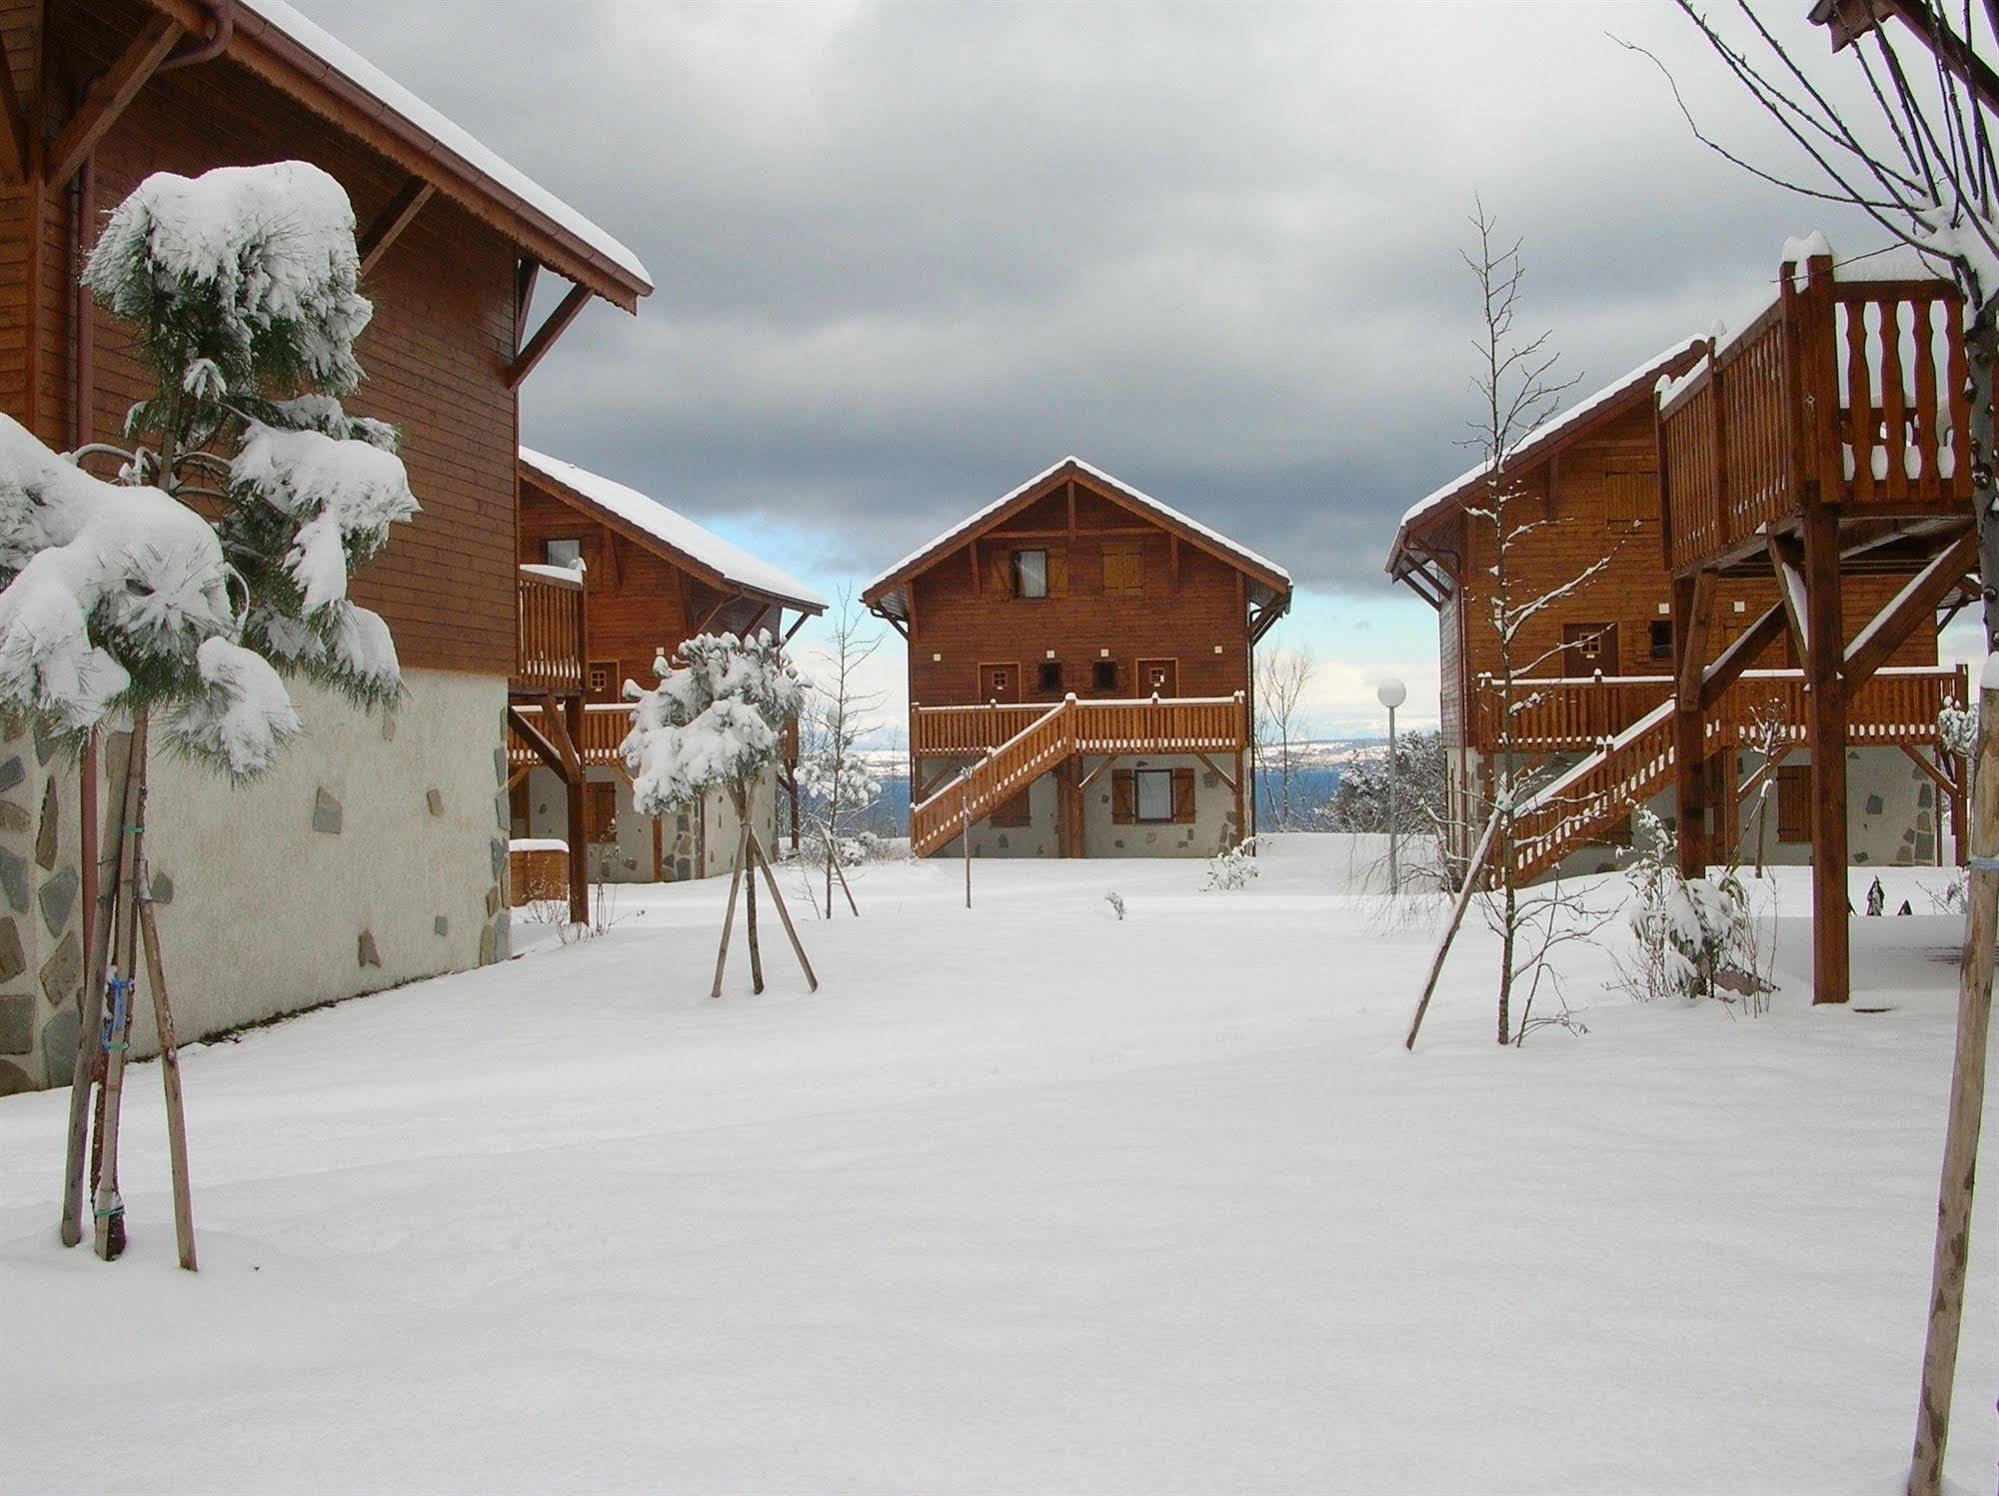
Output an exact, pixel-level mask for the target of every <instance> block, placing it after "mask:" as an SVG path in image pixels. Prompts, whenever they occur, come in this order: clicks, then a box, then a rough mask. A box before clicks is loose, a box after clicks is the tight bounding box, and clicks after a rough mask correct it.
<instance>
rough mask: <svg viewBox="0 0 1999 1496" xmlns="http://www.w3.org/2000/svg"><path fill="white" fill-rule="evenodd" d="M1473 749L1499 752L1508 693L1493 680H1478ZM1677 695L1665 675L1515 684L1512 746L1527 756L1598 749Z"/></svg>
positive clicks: (1536, 680)
mask: <svg viewBox="0 0 1999 1496" xmlns="http://www.w3.org/2000/svg"><path fill="white" fill-rule="evenodd" d="M1478 686H1479V689H1478V694H1477V697H1476V713H1475V716H1474V723H1475V728H1474V736H1473V739H1472V746H1473V747H1475V748H1476V749H1477V750H1478V751H1479V752H1481V753H1492V752H1495V751H1497V750H1498V747H1499V742H1500V727H1501V725H1502V722H1503V721H1504V719H1505V717H1506V700H1505V694H1504V693H1503V692H1502V691H1501V690H1500V689H1499V686H1498V685H1497V683H1495V682H1494V680H1493V678H1492V677H1491V676H1488V675H1482V676H1480V677H1479V681H1478ZM1672 694H1673V681H1672V677H1670V676H1665V675H1588V676H1561V677H1544V678H1534V679H1525V678H1523V679H1521V680H1516V681H1515V682H1514V683H1513V744H1514V747H1515V748H1516V749H1517V750H1518V751H1520V752H1522V753H1528V754H1541V753H1562V752H1573V751H1576V750H1587V749H1593V748H1596V747H1598V746H1600V745H1601V744H1602V743H1603V741H1604V739H1606V738H1611V737H1615V736H1616V735H1617V734H1618V733H1620V732H1622V731H1624V729H1625V728H1627V727H1629V726H1630V725H1631V724H1632V723H1633V722H1636V721H1637V720H1638V719H1639V718H1640V717H1642V716H1644V715H1645V714H1646V713H1647V712H1649V711H1651V710H1652V709H1653V708H1654V707H1656V706H1658V704H1659V703H1660V702H1662V701H1664V700H1666V699H1667V698H1668V697H1669V696H1671V695H1672Z"/></svg>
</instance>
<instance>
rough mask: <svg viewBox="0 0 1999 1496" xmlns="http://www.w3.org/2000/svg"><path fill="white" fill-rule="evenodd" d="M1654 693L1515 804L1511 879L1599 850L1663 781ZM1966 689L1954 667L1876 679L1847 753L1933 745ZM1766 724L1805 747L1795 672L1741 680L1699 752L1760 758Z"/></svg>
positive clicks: (1666, 741)
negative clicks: (1947, 711)
mask: <svg viewBox="0 0 1999 1496" xmlns="http://www.w3.org/2000/svg"><path fill="white" fill-rule="evenodd" d="M1638 679H1640V680H1643V679H1646V678H1645V677H1639V678H1638ZM1660 685H1661V687H1662V696H1661V700H1660V702H1659V704H1658V705H1656V706H1654V707H1653V708H1652V709H1651V710H1650V711H1648V712H1646V713H1645V714H1643V715H1641V716H1637V717H1634V718H1633V719H1631V721H1630V722H1629V723H1628V724H1627V725H1625V726H1624V727H1623V728H1622V729H1621V730H1620V731H1619V732H1618V733H1617V734H1616V735H1615V736H1613V737H1612V738H1611V739H1610V740H1609V741H1608V742H1606V743H1604V744H1603V745H1602V746H1601V747H1600V748H1599V749H1598V750H1597V751H1596V752H1595V753H1592V754H1591V755H1590V756H1589V757H1588V758H1586V759H1584V760H1583V761H1582V762H1581V763H1578V764H1575V765H1573V766H1572V767H1570V768H1568V769H1566V770H1564V771H1562V772H1561V773H1560V774H1558V775H1557V776H1556V777H1555V778H1554V779H1553V780H1551V781H1550V782H1549V783H1548V785H1547V786H1546V787H1544V788H1542V789H1540V790H1538V791H1536V792H1535V793H1534V795H1533V797H1532V798H1531V799H1530V800H1529V801H1528V802H1526V803H1525V804H1524V806H1523V808H1522V810H1521V811H1520V814H1519V816H1518V818H1517V820H1516V822H1515V836H1514V875H1515V877H1516V878H1517V879H1519V880H1521V881H1525V880H1526V879H1529V878H1534V877H1538V876H1540V874H1542V873H1544V872H1546V871H1547V870H1548V869H1549V868H1551V867H1553V866H1554V865H1555V864H1556V863H1558V862H1560V861H1561V860H1562V859H1563V858H1564V857H1566V856H1568V855H1569V854H1570V853H1571V852H1574V851H1577V850H1579V849H1580V848H1582V847H1586V846H1590V845H1593V844H1595V843H1597V842H1600V841H1601V840H1602V838H1603V836H1604V834H1605V833H1606V832H1608V831H1609V830H1610V829H1611V828H1612V827H1614V826H1616V825H1617V824H1618V823H1619V822H1620V821H1622V820H1623V819H1624V818H1625V817H1626V816H1628V815H1629V814H1630V813H1631V810H1632V807H1633V806H1636V805H1643V804H1644V803H1645V802H1646V801H1647V800H1649V799H1651V798H1652V796H1654V795H1656V794H1658V793H1659V792H1660V791H1661V790H1663V789H1664V788H1665V787H1666V785H1667V784H1668V783H1669V782H1670V781H1671V779H1672V777H1673V767H1674V764H1675V762H1676V752H1675V747H1674V737H1673V702H1672V699H1671V683H1670V682H1668V681H1664V680H1662V681H1661V682H1660ZM1969 687H1970V682H1969V680H1968V678H1967V676H1966V673H1965V669H1964V667H1963V666H1962V665H1959V666H1957V667H1955V668H1954V669H1939V668H1932V667H1924V666H1911V667H1890V668H1887V669H1883V670H1879V671H1877V672H1875V674H1873V675H1872V676H1870V677H1869V678H1868V679H1867V680H1866V681H1864V682H1863V683H1862V684H1861V686H1860V688H1859V689H1858V690H1857V691H1855V692H1854V693H1853V696H1852V699H1851V700H1850V701H1849V702H1848V703H1847V718H1848V720H1847V733H1846V741H1847V745H1848V746H1849V747H1896V746H1904V747H1909V748H1920V747H1926V746H1928V745H1930V744H1933V743H1935V742H1936V731H1937V726H1936V724H1937V714H1938V713H1939V712H1940V711H1942V709H1943V708H1944V707H1945V706H1946V705H1948V704H1951V703H1956V704H1958V705H1962V704H1964V703H1965V702H1966V701H1968V700H1969V699H1970V696H1969V694H1968V692H1969ZM1765 724H1768V729H1767V730H1768V732H1769V733H1770V735H1771V737H1772V738H1774V741H1775V742H1776V743H1780V744H1785V745H1789V746H1793V747H1798V746H1805V745H1808V744H1809V743H1810V741H1811V738H1810V734H1809V732H1808V731H1807V728H1806V714H1805V690H1804V680H1803V674H1802V672H1800V671H1796V670H1752V671H1746V672H1744V674H1743V675H1742V676H1741V677H1740V678H1739V679H1737V680H1736V682H1735V683H1734V684H1733V685H1731V686H1730V687H1729V688H1728V690H1727V691H1725V692H1723V693H1722V697H1721V700H1720V701H1718V702H1717V703H1716V704H1715V708H1714V710H1713V711H1712V712H1711V713H1709V714H1708V715H1707V716H1706V717H1705V718H1704V721H1703V726H1704V729H1705V742H1706V749H1707V752H1709V753H1718V752H1722V751H1725V750H1729V749H1735V750H1759V749H1761V748H1762V747H1763V745H1764V741H1765V733H1766V726H1765Z"/></svg>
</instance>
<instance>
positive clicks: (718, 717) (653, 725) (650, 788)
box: [619, 631, 819, 997]
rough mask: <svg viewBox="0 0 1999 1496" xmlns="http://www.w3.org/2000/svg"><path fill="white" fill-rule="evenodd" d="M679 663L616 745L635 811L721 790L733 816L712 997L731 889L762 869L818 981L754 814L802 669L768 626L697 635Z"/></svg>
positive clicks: (794, 708) (751, 924)
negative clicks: (732, 849) (747, 632)
mask: <svg viewBox="0 0 1999 1496" xmlns="http://www.w3.org/2000/svg"><path fill="white" fill-rule="evenodd" d="M677 657H678V659H679V661H680V663H679V665H678V666H674V665H668V666H667V668H666V670H665V671H664V672H663V673H662V674H661V676H660V680H659V684H658V685H657V686H655V687H653V689H651V690H650V691H642V692H640V693H639V696H638V699H637V700H636V701H635V702H634V703H633V707H632V730H631V731H630V732H629V733H627V734H626V735H625V740H624V742H623V743H622V744H620V745H619V752H620V753H621V754H622V755H623V756H624V760H625V766H626V768H627V769H628V770H629V771H630V772H631V776H632V804H633V807H634V808H635V809H636V810H637V811H638V812H639V814H640V815H648V816H656V815H664V814H666V813H667V812H669V811H678V810H685V809H686V808H688V807H689V806H691V805H694V804H696V803H697V802H699V801H700V799H701V798H702V796H703V795H705V794H706V793H707V792H708V791H709V790H710V789H720V790H721V791H723V792H724V793H725V794H726V795H727V796H728V797H729V803H730V805H731V807H732V808H733V809H734V810H735V812H736V820H737V824H738V826H739V828H740V829H739V831H738V833H737V838H736V858H735V866H734V868H733V870H732V871H731V873H730V878H729V904H728V913H727V914H726V915H724V916H723V921H722V945H721V950H720V951H719V953H718V954H717V956H716V960H715V988H714V995H715V996H716V997H720V996H721V995H722V971H723V967H724V966H725V965H726V963H727V961H728V955H729V935H730V930H731V926H732V925H733V924H734V921H735V914H736V895H737V892H738V891H739V889H741V887H742V885H743V884H744V882H745V881H746V880H753V879H754V874H755V872H756V871H757V870H758V869H761V870H762V872H763V876H764V883H765V886H766V887H767V888H768V889H769V890H770V895H771V899H772V901H773V902H775V903H776V905H777V912H778V917H779V918H780V919H782V920H783V921H784V930H785V934H786V935H788V936H789V937H790V938H791V945H792V949H793V950H794V951H795V952H797V955H798V964H799V965H800V966H802V967H803V968H804V969H805V979H806V981H807V983H808V984H809V985H810V986H811V987H812V988H813V990H815V991H816V990H817V989H818V986H819V982H818V978H817V977H815V976H814V975H813V972H812V965H811V963H810V962H809V961H807V960H806V958H805V948H804V946H802V945H801V944H800V943H799V940H798V932H797V931H796V930H795V929H793V928H792V924H791V915H790V914H789V913H788V912H787V911H786V910H785V907H784V897H783V895H782V894H780V893H779V892H778V887H777V879H776V878H775V877H774V876H772V874H771V871H770V862H769V859H768V858H767V857H766V856H765V855H764V848H763V842H762V840H761V839H760V838H759V837H758V836H757V834H756V826H755V824H754V822H753V820H752V818H751V810H752V800H753V796H754V793H755V788H756V780H757V777H758V776H759V775H760V774H762V773H763V771H764V770H765V769H767V768H769V767H770V766H771V765H772V764H773V763H775V762H776V761H777V756H778V753H779V751H780V750H779V734H780V733H781V732H782V731H783V729H784V726H785V724H787V723H789V722H792V721H795V720H796V719H797V717H798V713H799V709H800V707H801V706H802V705H803V704H804V700H805V689H804V686H803V685H802V684H801V683H800V681H799V678H798V671H797V669H796V668H795V667H794V666H793V665H792V663H791V662H790V661H789V660H787V659H786V658H785V657H784V651H783V649H782V648H781V647H780V646H779V645H778V643H777V642H776V641H775V640H773V639H772V638H771V636H770V634H769V633H768V632H764V631H759V632H758V633H757V634H756V635H754V636H753V637H751V638H748V639H739V638H737V637H736V636H735V635H734V634H702V635H699V636H698V637H696V638H693V639H689V640H688V641H687V642H686V643H685V644H683V645H681V646H680V649H679V651H678V656H677ZM755 911H756V887H755V883H754V881H751V882H750V891H749V907H748V909H747V910H746V918H745V924H746V926H747V934H748V936H749V946H750V972H751V986H752V987H753V988H754V989H755V990H756V991H758V992H761V991H762V990H763V958H762V955H761V953H760V952H759V950H758V947H757V931H756V913H755Z"/></svg>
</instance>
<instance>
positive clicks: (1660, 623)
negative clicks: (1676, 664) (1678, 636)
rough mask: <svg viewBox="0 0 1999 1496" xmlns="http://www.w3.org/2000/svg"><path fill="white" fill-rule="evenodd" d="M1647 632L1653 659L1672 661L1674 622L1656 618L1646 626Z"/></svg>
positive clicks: (1668, 619)
mask: <svg viewBox="0 0 1999 1496" xmlns="http://www.w3.org/2000/svg"><path fill="white" fill-rule="evenodd" d="M1645 632H1646V636H1647V637H1648V639H1649V640H1650V641H1651V652H1652V658H1653V659H1655V660H1665V661H1670V660H1671V659H1672V658H1673V620H1672V619H1670V618H1655V619H1653V620H1652V621H1651V622H1650V623H1649V624H1647V625H1646V626H1645Z"/></svg>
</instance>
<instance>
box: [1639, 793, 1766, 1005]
mask: <svg viewBox="0 0 1999 1496" xmlns="http://www.w3.org/2000/svg"><path fill="white" fill-rule="evenodd" d="M1631 819H1632V829H1633V832H1634V835H1633V837H1632V856H1631V861H1630V863H1629V864H1628V865H1627V866H1626V868H1625V877H1626V878H1627V879H1628V880H1629V881H1630V883H1631V887H1632V900H1631V905H1630V911H1629V920H1630V925H1631V933H1632V935H1633V936H1634V937H1635V939H1636V942H1637V959H1636V966H1635V969H1627V972H1626V977H1627V981H1626V985H1627V986H1628V987H1629V988H1630V989H1631V990H1632V992H1633V993H1634V995H1636V996H1638V997H1639V998H1642V999H1649V998H1655V997H1667V996H1672V997H1684V998H1696V997H1719V998H1721V999H1722V1000H1723V1001H1731V1000H1733V999H1734V998H1736V997H1749V998H1751V999H1754V998H1755V997H1756V995H1757V994H1758V993H1760V992H1762V991H1764V990H1767V984H1766V983H1765V982H1763V980H1762V979H1761V978H1760V976H1759V975H1758V974H1757V969H1756V968H1757V953H1756V940H1755V927H1754V923H1753V921H1752V919H1751V916H1750V912H1749V898H1748V894H1747V892H1746V890H1745V889H1744V888H1743V885H1742V881H1741V879H1740V878H1738V877H1737V876H1736V875H1735V872H1734V870H1733V869H1731V870H1730V871H1728V872H1727V873H1725V874H1724V875H1723V876H1722V877H1721V878H1720V879H1718V880H1716V879H1709V878H1687V877H1684V876H1682V874H1681V872H1680V865H1679V855H1678V843H1677V838H1676V837H1675V836H1674V834H1673V833H1672V832H1671V831H1669V830H1668V829H1667V828H1666V825H1665V823H1664V822H1663V821H1661V820H1660V819H1659V817H1658V816H1656V815H1654V814H1653V813H1652V812H1651V811H1650V810H1647V809H1645V808H1644V807H1642V806H1641V807H1639V808H1638V809H1637V810H1635V811H1634V812H1633V813H1632V818H1631ZM1753 1006H1754V1003H1753V1002H1752V1007H1753Z"/></svg>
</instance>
